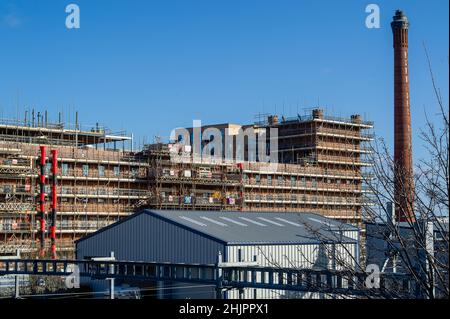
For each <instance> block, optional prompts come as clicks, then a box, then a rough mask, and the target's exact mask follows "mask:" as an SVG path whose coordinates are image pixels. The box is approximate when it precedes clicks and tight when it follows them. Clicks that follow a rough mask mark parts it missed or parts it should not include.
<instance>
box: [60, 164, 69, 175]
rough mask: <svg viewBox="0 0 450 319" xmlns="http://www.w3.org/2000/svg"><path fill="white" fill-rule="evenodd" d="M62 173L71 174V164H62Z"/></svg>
mask: <svg viewBox="0 0 450 319" xmlns="http://www.w3.org/2000/svg"><path fill="white" fill-rule="evenodd" d="M61 174H62V175H69V164H67V163H62V164H61Z"/></svg>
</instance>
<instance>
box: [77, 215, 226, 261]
mask: <svg viewBox="0 0 450 319" xmlns="http://www.w3.org/2000/svg"><path fill="white" fill-rule="evenodd" d="M224 249H225V245H224V244H223V243H220V242H218V241H214V240H213V239H210V238H208V237H206V236H203V235H201V234H198V233H195V232H192V231H191V230H187V229H185V228H182V227H179V226H177V225H174V224H171V223H169V222H167V221H164V220H162V219H160V218H158V217H155V216H153V215H149V214H145V213H144V214H139V215H137V216H134V217H133V218H130V219H128V220H126V221H125V222H122V223H119V224H116V225H115V226H113V227H110V228H107V229H105V230H104V231H101V232H99V233H96V234H95V235H93V236H92V237H88V238H86V239H84V240H81V241H79V242H77V245H76V255H77V258H80V259H82V258H86V257H94V256H97V257H99V256H109V254H110V252H111V251H113V252H114V254H115V257H116V259H118V260H129V261H156V262H173V263H202V264H213V263H216V262H217V254H218V252H219V251H221V252H222V253H223V252H224Z"/></svg>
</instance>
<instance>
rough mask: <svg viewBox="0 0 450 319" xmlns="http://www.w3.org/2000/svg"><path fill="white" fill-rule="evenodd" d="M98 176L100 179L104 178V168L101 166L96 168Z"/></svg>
mask: <svg viewBox="0 0 450 319" xmlns="http://www.w3.org/2000/svg"><path fill="white" fill-rule="evenodd" d="M98 176H100V177H104V176H105V166H103V165H99V166H98Z"/></svg>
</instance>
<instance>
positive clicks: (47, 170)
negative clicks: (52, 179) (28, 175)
mask: <svg viewBox="0 0 450 319" xmlns="http://www.w3.org/2000/svg"><path fill="white" fill-rule="evenodd" d="M44 171H45V175H49V174H50V173H51V171H52V163H46V164H45V168H44Z"/></svg>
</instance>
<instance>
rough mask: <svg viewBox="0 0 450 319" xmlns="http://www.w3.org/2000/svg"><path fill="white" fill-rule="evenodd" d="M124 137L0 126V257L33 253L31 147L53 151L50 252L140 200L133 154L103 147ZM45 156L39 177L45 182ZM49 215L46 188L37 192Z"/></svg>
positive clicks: (140, 172) (143, 169) (141, 171)
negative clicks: (54, 180) (53, 225)
mask: <svg viewBox="0 0 450 319" xmlns="http://www.w3.org/2000/svg"><path fill="white" fill-rule="evenodd" d="M129 139H130V138H129V137H127V136H124V135H123V134H115V135H114V134H110V133H109V132H108V131H107V130H105V129H104V128H100V127H98V126H97V127H94V128H92V129H91V130H83V129H81V128H80V127H79V125H77V126H76V127H73V128H72V127H65V126H64V125H62V124H50V123H44V121H41V122H39V123H30V122H26V121H6V120H3V121H2V122H0V253H1V252H8V253H10V252H14V251H15V250H17V249H20V250H21V251H22V252H25V253H26V252H30V251H32V252H34V251H35V247H36V243H37V241H36V235H37V229H38V226H37V225H36V224H37V218H36V208H37V203H38V199H37V195H38V192H39V187H38V185H37V178H38V174H39V172H38V171H39V170H38V156H39V146H40V145H45V146H46V147H47V149H48V152H47V154H48V153H50V152H49V151H50V150H51V149H52V150H53V149H55V150H57V151H58V157H59V158H58V161H59V165H58V166H59V167H58V170H59V172H58V175H57V179H58V182H57V185H58V186H57V195H58V196H57V197H58V207H57V218H56V229H57V231H56V237H57V243H58V248H57V249H58V251H59V252H62V251H65V250H68V251H72V250H73V241H74V240H75V239H77V238H80V237H81V236H83V235H86V234H88V233H90V232H93V231H95V230H97V229H99V228H101V227H104V226H106V225H108V224H110V223H113V222H115V221H117V220H118V219H119V218H121V217H123V216H126V215H129V214H130V213H131V212H132V211H133V210H135V209H136V208H137V207H139V205H141V204H142V200H143V199H145V198H146V197H147V193H148V184H147V168H148V162H147V161H146V160H144V159H142V158H139V156H136V154H135V153H133V152H127V151H124V150H123V149H122V150H119V149H117V148H115V149H108V148H107V145H111V144H112V145H117V143H124V142H126V141H127V140H129ZM50 161H51V157H50V156H49V157H48V158H47V166H46V169H45V174H46V178H47V180H48V179H49V175H50V169H51V163H50ZM45 193H46V199H47V201H46V209H47V211H49V210H50V198H49V197H50V193H51V192H50V184H49V183H48V185H46V187H45Z"/></svg>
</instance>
